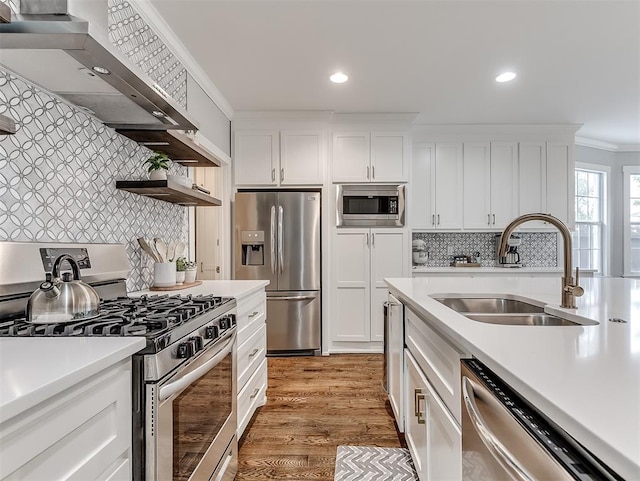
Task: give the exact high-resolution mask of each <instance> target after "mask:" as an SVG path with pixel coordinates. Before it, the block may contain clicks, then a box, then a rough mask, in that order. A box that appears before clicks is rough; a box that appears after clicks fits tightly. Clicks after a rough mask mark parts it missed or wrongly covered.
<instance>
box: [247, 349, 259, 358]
mask: <svg viewBox="0 0 640 481" xmlns="http://www.w3.org/2000/svg"><path fill="white" fill-rule="evenodd" d="M259 351H260V349H258V348H257V347H256V348H255V349H254V350H253V352H252V353H251V354H249V359H251V358H252V357H253V356H255V355H256V354H258V352H259Z"/></svg>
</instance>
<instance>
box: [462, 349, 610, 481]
mask: <svg viewBox="0 0 640 481" xmlns="http://www.w3.org/2000/svg"><path fill="white" fill-rule="evenodd" d="M460 372H461V382H462V479H463V481H514V480H515V481H535V480H539V481H547V480H553V481H562V480H579V481H595V480H622V478H621V477H619V476H617V475H616V474H614V473H613V472H612V471H611V470H610V469H609V468H607V466H605V465H604V464H602V463H601V462H600V461H599V460H598V459H596V458H595V457H594V456H593V455H591V454H590V453H589V452H588V451H587V450H586V449H585V448H584V447H583V446H581V445H580V444H579V443H578V442H577V441H576V440H575V439H573V438H571V437H570V436H569V435H568V434H567V433H566V432H564V431H563V430H562V429H560V428H559V427H558V426H557V425H555V424H553V423H552V422H551V421H550V420H548V419H547V418H546V417H545V416H543V415H542V414H541V413H540V412H539V411H537V410H536V409H535V408H534V407H533V406H531V405H530V404H529V403H528V402H526V401H524V400H523V399H522V398H521V397H520V396H519V395H518V394H517V393H516V392H514V391H513V390H512V389H510V388H509V386H507V385H506V384H505V383H504V382H503V381H502V380H501V379H500V378H499V377H498V376H496V375H495V374H494V373H493V372H491V371H490V370H489V369H488V368H487V367H486V366H485V365H484V364H482V363H481V362H480V361H478V360H477V359H463V360H462V361H461V370H460Z"/></svg>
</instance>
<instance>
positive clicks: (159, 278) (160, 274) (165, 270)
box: [153, 262, 176, 287]
mask: <svg viewBox="0 0 640 481" xmlns="http://www.w3.org/2000/svg"><path fill="white" fill-rule="evenodd" d="M153 285H154V286H156V287H173V286H175V285H176V263H175V262H156V263H155V264H154V265H153Z"/></svg>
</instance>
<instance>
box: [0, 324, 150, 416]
mask: <svg viewBox="0 0 640 481" xmlns="http://www.w3.org/2000/svg"><path fill="white" fill-rule="evenodd" d="M145 342H146V340H145V339H144V338H133V337H129V338H108V337H101V338H88V337H56V338H50V337H49V338H44V337H30V338H0V423H1V422H4V421H6V420H7V419H10V418H12V417H14V416H16V415H17V414H20V413H22V412H24V411H26V410H27V409H29V408H31V407H33V406H35V405H37V404H38V403H41V402H43V401H45V400H47V399H49V398H50V397H52V396H55V395H56V394H58V393H60V392H62V391H64V390H65V389H67V388H69V387H71V386H73V385H74V384H76V383H78V382H80V381H83V380H84V379H87V378H89V377H91V376H93V375H94V374H97V373H98V372H100V371H102V370H103V369H106V368H107V367H109V366H111V365H113V364H115V363H117V362H118V361H121V360H122V359H125V358H127V357H129V356H131V355H132V354H134V353H136V352H137V351H139V350H140V349H143V348H144V346H145Z"/></svg>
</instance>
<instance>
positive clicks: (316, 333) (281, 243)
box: [233, 191, 321, 355]
mask: <svg viewBox="0 0 640 481" xmlns="http://www.w3.org/2000/svg"><path fill="white" fill-rule="evenodd" d="M233 235H234V254H233V258H234V277H235V279H266V280H268V281H269V285H268V286H267V288H266V290H267V353H268V354H271V355H273V354H285V353H286V354H319V353H320V326H321V309H320V306H321V282H320V269H321V263H320V260H321V259H320V255H321V247H320V239H321V237H320V192H315V191H260V192H238V193H237V194H236V196H235V202H234V223H233Z"/></svg>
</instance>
